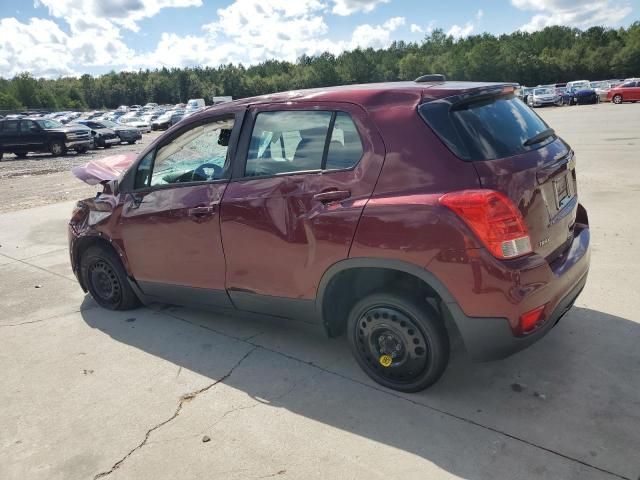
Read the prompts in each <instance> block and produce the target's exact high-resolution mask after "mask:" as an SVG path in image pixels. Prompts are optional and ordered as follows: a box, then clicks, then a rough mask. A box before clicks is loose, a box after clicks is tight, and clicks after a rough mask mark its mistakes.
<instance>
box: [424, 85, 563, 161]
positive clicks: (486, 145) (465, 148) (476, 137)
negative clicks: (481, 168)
mask: <svg viewBox="0 0 640 480" xmlns="http://www.w3.org/2000/svg"><path fill="white" fill-rule="evenodd" d="M419 111H420V115H421V116H422V118H423V119H424V120H425V121H426V122H427V124H429V126H430V127H431V128H432V129H433V130H434V132H435V133H436V134H437V135H438V136H439V137H440V139H441V140H442V141H443V142H444V143H445V144H446V145H447V146H448V147H449V149H450V150H451V151H452V152H453V153H454V154H455V155H456V156H458V157H459V158H461V159H462V160H467V161H473V160H494V159H497V158H505V157H511V156H514V155H518V154H520V153H524V152H526V151H529V150H534V149H537V148H540V147H543V146H544V145H547V144H548V143H549V142H552V141H553V140H554V138H555V137H554V136H551V137H549V138H548V139H547V140H545V141H542V142H538V143H535V144H533V145H531V146H525V142H526V141H527V140H528V139H530V138H532V137H534V136H535V135H537V134H539V133H541V132H543V131H544V130H547V129H548V128H549V127H548V125H547V124H546V123H545V122H544V121H543V120H542V119H541V118H540V117H539V116H538V115H537V114H536V113H535V112H534V111H533V110H531V109H530V108H529V107H527V106H526V105H525V104H524V103H523V102H522V101H521V100H520V99H518V98H517V97H516V96H515V95H513V94H509V95H501V96H491V97H485V98H483V99H480V100H477V101H472V102H469V103H464V104H461V105H452V104H451V102H449V101H448V100H447V99H443V100H435V101H432V102H428V103H425V104H423V105H421V106H420V109H419Z"/></svg>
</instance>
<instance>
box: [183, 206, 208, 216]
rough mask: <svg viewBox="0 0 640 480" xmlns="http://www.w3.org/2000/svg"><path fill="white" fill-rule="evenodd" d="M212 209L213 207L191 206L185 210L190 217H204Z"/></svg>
mask: <svg viewBox="0 0 640 480" xmlns="http://www.w3.org/2000/svg"><path fill="white" fill-rule="evenodd" d="M214 210H215V209H214V208H213V207H193V208H190V209H189V210H187V212H188V213H189V216H191V217H204V216H206V215H210V214H212V213H213V212H214Z"/></svg>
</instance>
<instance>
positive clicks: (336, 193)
mask: <svg viewBox="0 0 640 480" xmlns="http://www.w3.org/2000/svg"><path fill="white" fill-rule="evenodd" d="M350 196H351V192H350V191H349V190H327V191H325V192H320V193H316V194H315V195H314V196H313V199H314V200H317V201H319V202H321V203H331V202H339V201H341V200H346V199H347V198H349V197H350Z"/></svg>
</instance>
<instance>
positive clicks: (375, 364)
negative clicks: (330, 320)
mask: <svg viewBox="0 0 640 480" xmlns="http://www.w3.org/2000/svg"><path fill="white" fill-rule="evenodd" d="M347 335H348V337H349V343H350V345H351V351H352V352H353V354H354V356H355V357H356V360H357V361H358V364H359V365H360V367H362V369H363V370H364V371H365V373H366V374H367V375H369V376H370V377H371V378H372V379H373V380H374V381H376V382H377V383H379V384H380V385H383V386H385V387H388V388H392V389H394V390H399V391H402V392H417V391H420V390H423V389H425V388H427V387H429V386H430V385H433V384H434V383H435V382H437V381H438V379H439V378H440V376H441V375H442V374H443V373H444V370H445V368H446V366H447V363H448V362H449V336H448V334H447V331H446V328H445V327H444V323H443V321H442V319H441V318H440V316H439V314H438V313H436V312H435V310H434V309H433V308H432V307H431V306H430V305H429V304H428V302H426V300H425V299H424V297H421V295H420V294H413V295H408V294H407V293H405V292H402V293H384V292H380V293H372V294H370V295H369V296H367V297H365V298H363V299H362V300H360V301H359V302H358V303H356V305H354V307H353V309H352V310H351V313H350V314H349V319H348V329H347Z"/></svg>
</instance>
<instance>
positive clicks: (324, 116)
mask: <svg viewBox="0 0 640 480" xmlns="http://www.w3.org/2000/svg"><path fill="white" fill-rule="evenodd" d="M332 115H333V113H332V112H327V111H297V110H290V111H281V112H262V113H259V114H258V116H257V117H256V122H255V126H254V127H253V133H252V135H251V143H250V145H249V153H248V155H247V164H246V167H245V176H247V177H255V176H264V175H277V174H282V173H292V172H301V171H309V170H320V169H321V168H322V158H323V156H324V148H325V144H326V139H327V133H328V131H329V125H330V123H331V117H332Z"/></svg>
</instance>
